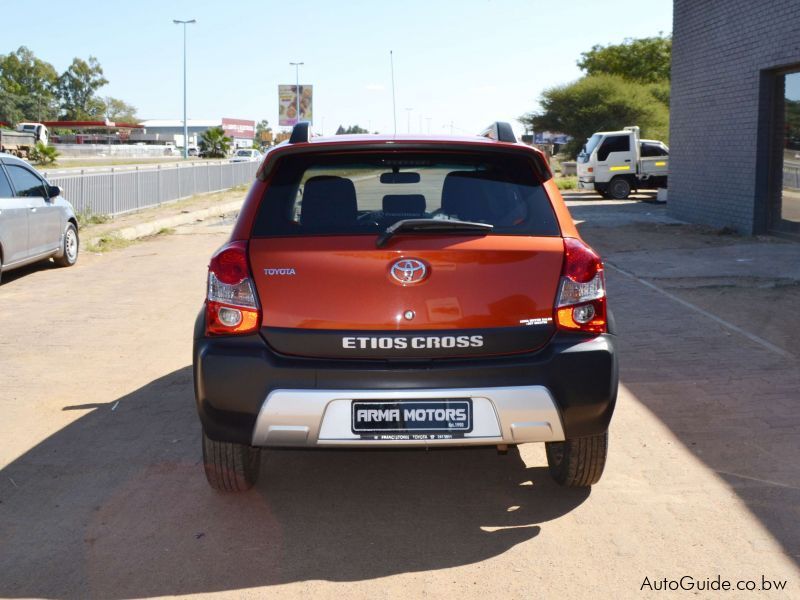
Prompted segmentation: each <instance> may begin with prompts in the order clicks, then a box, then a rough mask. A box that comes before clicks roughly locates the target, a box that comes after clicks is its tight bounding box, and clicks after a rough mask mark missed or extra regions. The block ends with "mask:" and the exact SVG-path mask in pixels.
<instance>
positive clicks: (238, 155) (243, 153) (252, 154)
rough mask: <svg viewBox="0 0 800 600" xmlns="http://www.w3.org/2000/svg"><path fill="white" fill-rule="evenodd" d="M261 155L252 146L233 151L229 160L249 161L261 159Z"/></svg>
mask: <svg viewBox="0 0 800 600" xmlns="http://www.w3.org/2000/svg"><path fill="white" fill-rule="evenodd" d="M262 157H263V155H262V154H261V152H259V151H258V150H256V149H254V148H247V149H245V148H242V149H241V150H237V151H236V152H235V153H234V155H233V157H232V158H231V162H250V161H253V160H261V158H262Z"/></svg>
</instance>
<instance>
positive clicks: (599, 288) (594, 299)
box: [556, 238, 608, 333]
mask: <svg viewBox="0 0 800 600" xmlns="http://www.w3.org/2000/svg"><path fill="white" fill-rule="evenodd" d="M556 324H557V325H558V327H559V328H560V329H564V330H568V331H586V332H589V333H605V332H606V331H607V330H608V323H607V319H606V284H605V278H604V277H603V261H602V260H600V257H599V256H598V255H597V254H596V253H595V252H594V250H592V249H591V248H589V246H587V245H586V244H584V243H583V242H582V241H580V240H578V239H575V238H564V268H563V270H562V273H561V283H560V284H559V288H558V299H557V300H556Z"/></svg>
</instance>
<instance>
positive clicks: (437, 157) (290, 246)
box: [194, 123, 617, 491]
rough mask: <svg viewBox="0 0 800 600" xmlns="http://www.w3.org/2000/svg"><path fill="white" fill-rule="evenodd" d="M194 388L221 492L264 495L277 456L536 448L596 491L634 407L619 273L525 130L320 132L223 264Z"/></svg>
mask: <svg viewBox="0 0 800 600" xmlns="http://www.w3.org/2000/svg"><path fill="white" fill-rule="evenodd" d="M194 381H195V395H196V400H197V409H198V412H199V415H200V421H201V423H202V427H203V458H204V463H205V472H206V476H207V478H208V481H209V483H210V484H211V486H212V487H213V488H215V489H218V490H227V491H239V490H245V489H247V488H249V487H251V486H252V485H253V483H254V482H255V480H256V478H257V475H258V471H259V456H260V449H261V448H263V447H319V448H340V447H350V448H375V447H387V446H390V447H423V448H425V447H435V446H466V445H496V446H498V447H501V448H502V447H507V446H508V445H514V444H522V443H528V442H545V443H546V449H547V460H548V463H549V467H550V472H551V474H552V476H553V477H554V478H555V480H556V481H557V482H558V483H560V484H563V485H568V486H589V485H592V484H594V483H596V482H597V481H598V480H599V478H600V476H601V474H602V471H603V467H604V465H605V460H606V452H607V445H608V425H609V422H610V420H611V415H612V412H613V410H614V404H615V402H616V395H617V363H616V357H615V353H614V335H613V320H612V319H611V314H610V312H609V311H608V308H607V306H606V289H605V281H604V277H603V263H602V261H601V260H600V258H599V257H598V255H597V254H596V253H595V252H594V251H593V250H592V249H591V248H589V246H587V245H586V243H584V242H583V241H582V240H581V238H580V236H579V235H578V231H577V230H576V228H575V225H574V223H573V222H572V219H571V217H570V215H569V212H568V211H567V208H566V206H565V205H564V202H563V200H562V198H561V195H560V194H559V192H558V189H557V187H556V185H555V183H554V182H553V180H552V174H551V172H550V169H549V167H548V165H547V163H546V161H545V160H544V157H543V156H542V154H541V153H540V152H539V151H538V150H535V149H533V148H530V147H528V146H525V145H523V144H519V143H517V142H516V139H515V137H514V134H513V132H512V130H511V127H510V126H509V125H508V124H507V123H495V124H494V125H492V126H491V127H489V128H488V129H487V130H486V131H485V132H484V133H483V134H482V135H481V136H476V137H472V138H466V137H463V138H459V137H435V138H434V137H424V136H406V137H399V136H378V135H366V136H347V135H344V136H336V137H335V138H314V137H311V136H310V132H309V127H308V124H307V123H301V124H299V125H297V126H296V127H295V128H294V130H293V132H292V136H291V138H290V139H289V141H288V142H285V143H283V144H280V145H278V146H276V147H275V148H274V149H272V150H270V151H269V152H268V153H267V154H266V156H265V158H264V161H263V163H262V164H261V166H260V168H259V171H258V175H257V179H256V182H255V183H254V184H253V186H252V188H251V189H250V192H249V194H248V196H247V199H246V200H245V203H244V206H243V208H242V211H241V214H240V215H239V218H238V220H237V222H236V225H235V227H234V229H233V233H232V234H231V238H230V241H229V242H228V243H227V244H225V245H224V246H223V247H222V248H220V250H219V251H217V253H216V254H215V255H214V256H213V257H212V259H211V263H210V265H209V269H208V291H207V297H206V300H205V303H204V306H203V310H202V311H201V314H200V315H199V317H198V319H197V323H196V327H195V332H194Z"/></svg>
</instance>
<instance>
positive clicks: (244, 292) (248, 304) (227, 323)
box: [206, 241, 261, 335]
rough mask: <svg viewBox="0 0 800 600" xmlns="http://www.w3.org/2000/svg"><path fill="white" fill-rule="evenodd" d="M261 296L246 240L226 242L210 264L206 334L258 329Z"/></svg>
mask: <svg viewBox="0 0 800 600" xmlns="http://www.w3.org/2000/svg"><path fill="white" fill-rule="evenodd" d="M259 317H260V312H259V309H258V298H257V297H256V292H255V287H254V286H253V281H252V279H251V278H250V268H249V266H248V264H247V242H243V241H235V242H230V243H229V244H226V245H225V246H223V247H222V248H220V249H219V251H218V252H217V253H216V254H215V255H214V256H213V257H211V264H209V266H208V296H207V297H206V333H207V334H209V335H232V334H242V333H251V332H253V331H257V330H258V327H259V322H260V320H261V319H260V318H259Z"/></svg>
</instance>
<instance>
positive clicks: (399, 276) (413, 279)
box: [389, 258, 428, 284]
mask: <svg viewBox="0 0 800 600" xmlns="http://www.w3.org/2000/svg"><path fill="white" fill-rule="evenodd" d="M389 273H391V275H392V278H394V280H395V281H399V282H400V283H405V284H409V283H419V282H420V281H422V280H423V279H425V277H426V276H427V275H428V267H426V266H425V263H424V262H422V261H421V260H417V259H416V258H401V259H400V260H397V261H395V262H394V263H393V264H392V266H391V268H390V269H389Z"/></svg>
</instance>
